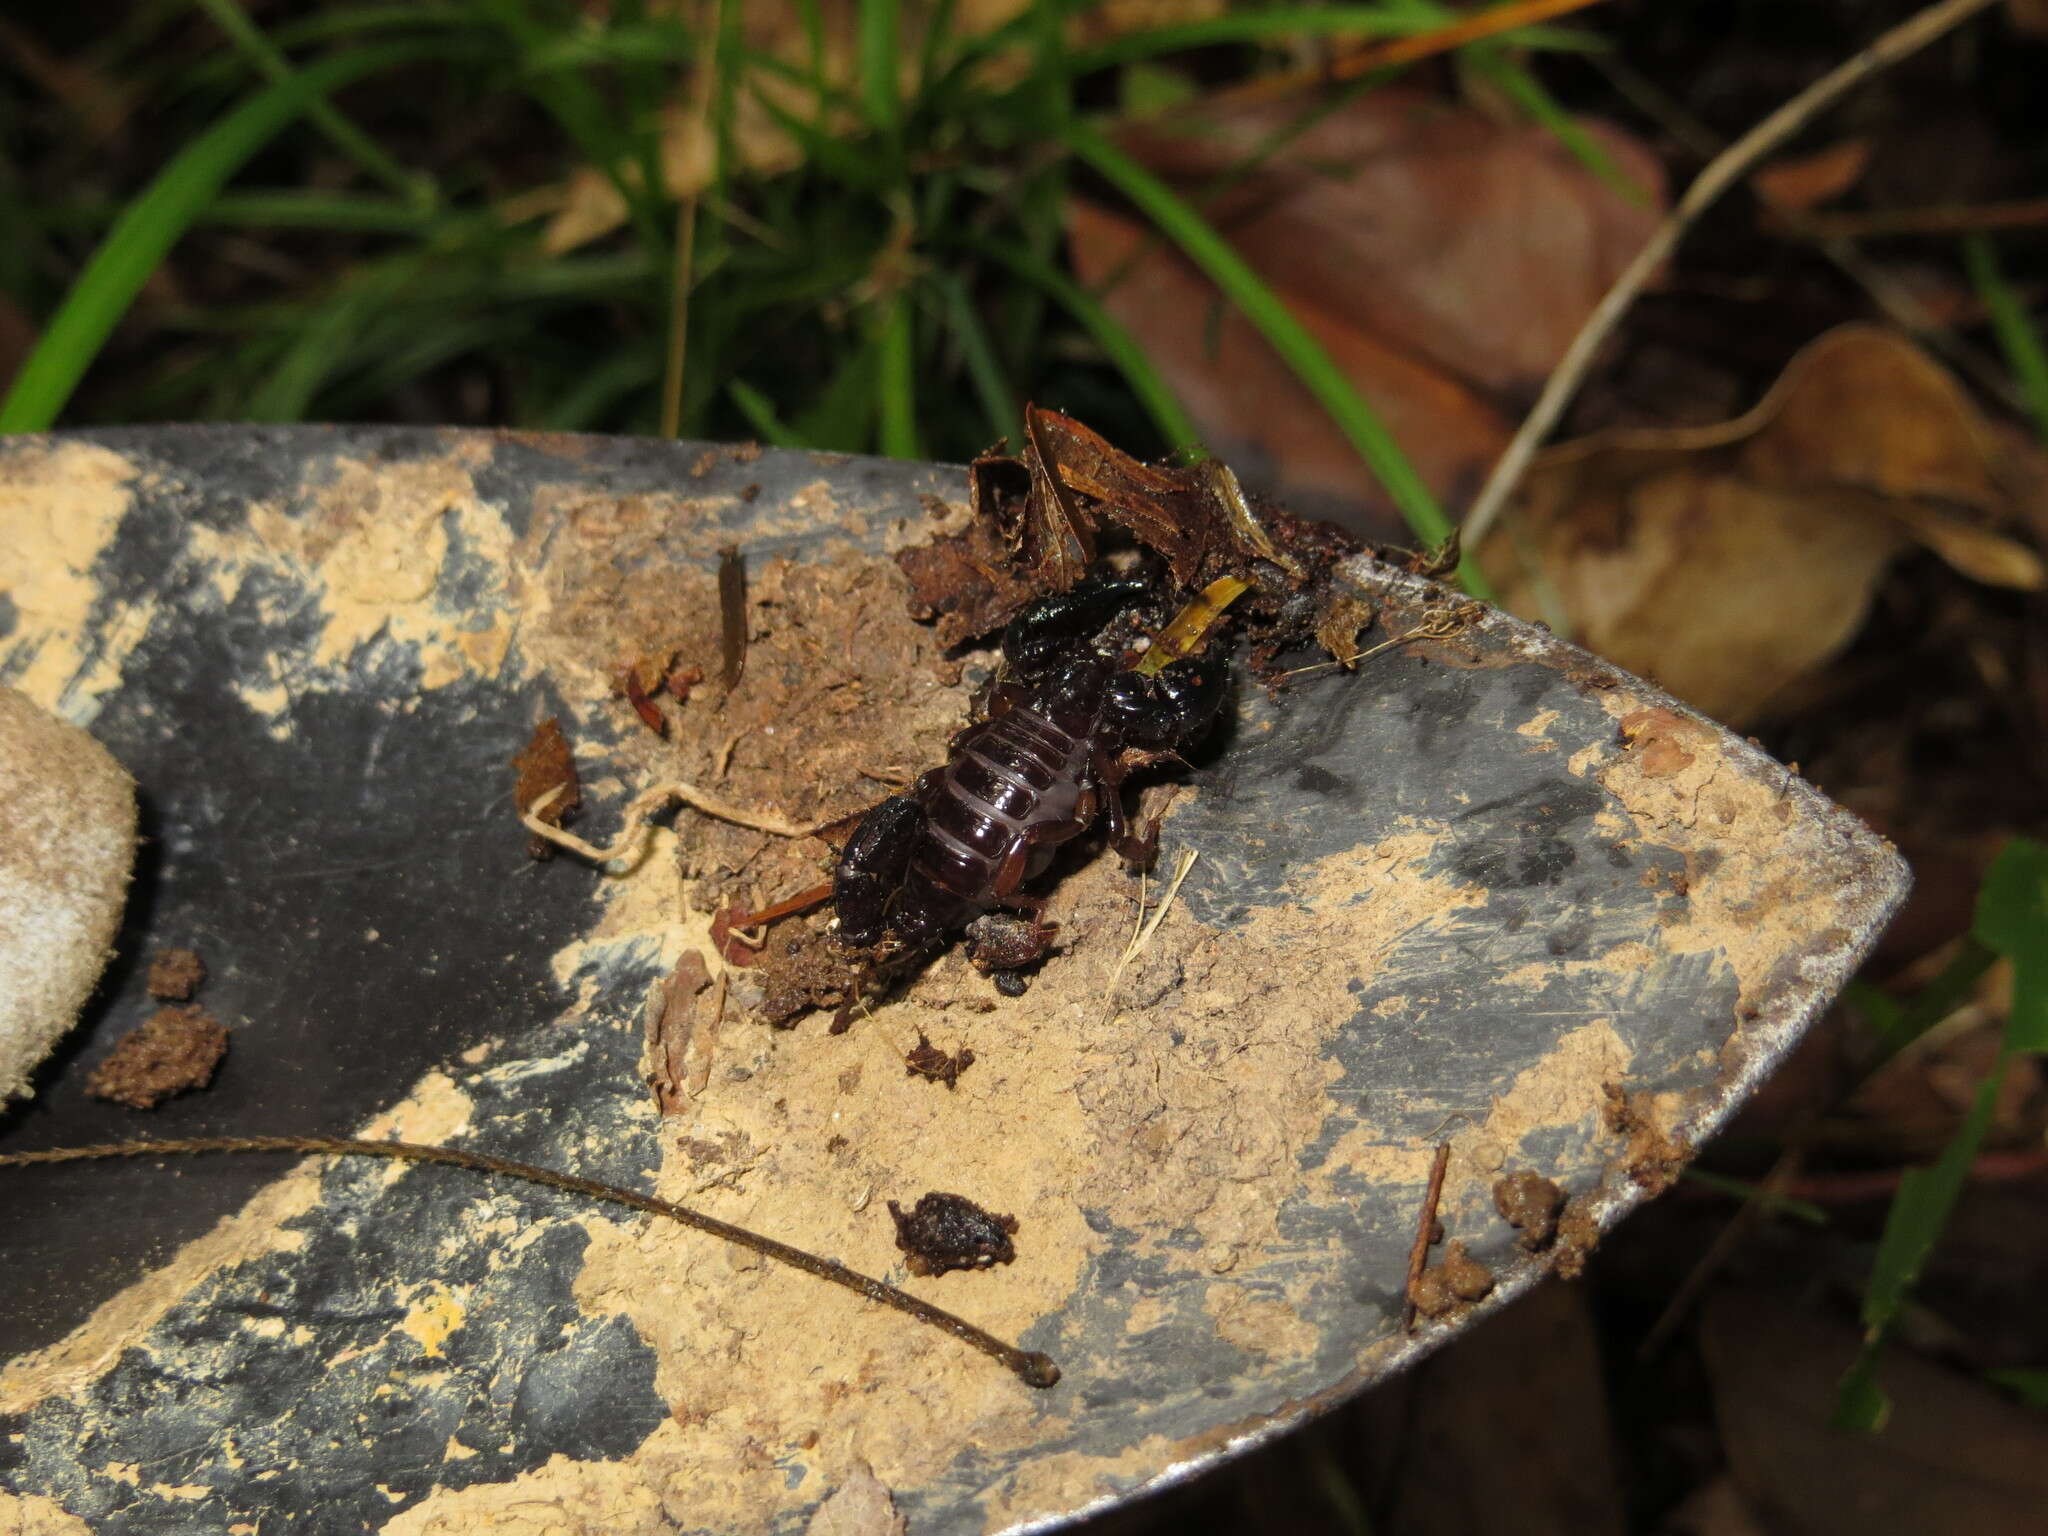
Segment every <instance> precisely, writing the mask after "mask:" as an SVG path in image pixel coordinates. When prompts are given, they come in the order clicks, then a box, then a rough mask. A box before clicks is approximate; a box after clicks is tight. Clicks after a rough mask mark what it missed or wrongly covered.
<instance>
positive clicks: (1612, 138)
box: [1067, 90, 1662, 528]
mask: <svg viewBox="0 0 2048 1536" xmlns="http://www.w3.org/2000/svg"><path fill="white" fill-rule="evenodd" d="M1299 111H1300V108H1299V106H1298V104H1294V103H1288V102H1260V103H1232V104H1230V105H1229V106H1227V107H1214V106H1211V107H1206V108H1202V109H1198V110H1196V111H1193V112H1190V113H1186V114H1178V115H1176V116H1175V117H1173V118H1170V119H1166V120H1162V121H1160V122H1155V123H1150V124H1147V125H1145V126H1143V127H1142V128H1138V129H1133V130H1130V131H1128V132H1126V133H1125V134H1124V135H1123V137H1122V140H1121V142H1122V145H1123V147H1124V148H1125V149H1126V150H1127V151H1129V152H1130V153H1131V154H1132V155H1133V156H1135V157H1136V158H1137V159H1138V160H1140V161H1141V162H1143V163H1144V164H1146V165H1147V166H1148V167H1150V168H1151V169H1152V170H1153V171H1155V172H1157V173H1158V174H1159V175H1161V176H1162V177H1164V178H1165V179H1166V180H1167V181H1168V182H1169V183H1170V184H1172V185H1174V186H1175V187H1177V188H1178V189H1180V190H1181V191H1183V192H1185V193H1188V194H1189V195H1199V194H1200V193H1201V192H1202V191H1203V190H1204V189H1206V188H1207V187H1208V185H1209V184H1210V183H1212V182H1213V181H1214V180H1215V179H1216V178H1218V177H1219V176H1221V175H1223V174H1224V173H1225V172H1229V171H1234V170H1235V169H1236V168H1237V167H1238V166H1239V164H1240V162H1241V161H1243V160H1244V159H1245V158H1246V157H1247V156H1250V155H1252V154H1253V153H1254V152H1257V151H1260V150H1261V149H1262V147H1263V146H1264V145H1265V144H1266V142H1267V141H1268V139H1269V138H1270V137H1272V136H1274V135H1276V134H1280V133H1282V132H1283V131H1284V130H1286V129H1287V127H1288V125H1289V124H1290V123H1291V122H1292V120H1293V118H1294V116H1295V115H1297V114H1298V113H1299ZM1588 129H1589V131H1590V132H1591V133H1593V134H1594V135H1595V137H1597V138H1598V139H1599V140H1600V142H1601V144H1602V146H1603V147H1604V148H1605V149H1606V150H1607V152H1608V153H1609V154H1610V155H1611V156H1612V157H1613V158H1614V159H1615V161H1616V162H1617V163H1618V164H1619V165H1620V167H1621V169H1622V171H1623V173H1624V174H1625V175H1626V176H1627V177H1628V178H1629V179H1630V180H1632V181H1634V182H1635V183H1637V184H1638V185H1640V186H1642V187H1644V188H1646V189H1648V190H1650V191H1651V193H1652V197H1651V199H1650V200H1649V202H1647V203H1645V204H1644V205H1643V206H1635V205H1632V204H1631V203H1630V202H1629V201H1628V200H1627V199H1626V198H1625V197H1623V196H1622V195H1621V194H1620V193H1618V192H1616V191H1615V190H1613V189H1612V188H1610V187H1609V186H1607V185H1605V184H1604V183H1602V182H1601V181H1600V180H1599V179H1598V178H1596V177H1594V176H1593V175H1592V174H1591V173H1590V172H1589V171H1587V170H1586V169H1585V168H1584V167H1583V166H1581V165H1580V164H1579V163H1578V162H1577V161H1575V160H1573V159H1572V157H1571V156H1570V154H1569V153H1567V152H1566V151H1565V150H1564V149H1562V148H1561V147H1560V146H1559V145H1558V143H1557V141H1556V140H1555V139H1554V138H1552V137H1551V136H1550V135H1549V134H1548V133H1547V132H1545V131H1543V130H1541V129H1539V128H1535V127H1529V126H1521V125H1514V124H1502V123H1499V122H1497V121H1495V120H1494V119H1492V118H1490V117H1487V116H1485V115H1483V114H1481V113H1479V112H1476V111H1472V110H1468V109H1465V108H1460V107H1455V106H1448V105H1446V104H1445V103H1443V102H1442V101H1441V100H1438V99H1437V98H1435V97H1432V96H1429V95H1427V94H1424V93H1422V92H1418V91H1396V90H1388V91H1380V92H1375V93H1374V94H1372V95H1369V96H1365V97H1362V98H1360V99H1359V100H1358V101H1356V102H1354V103H1352V104H1351V105H1350V106H1348V107H1346V108H1344V109H1343V110H1342V111H1340V112H1336V113H1333V114H1331V115H1330V116H1329V117H1327V118H1325V119H1323V120H1322V121H1320V122H1318V123H1315V124H1313V125H1312V126H1310V127H1308V128H1307V129H1305V130H1303V131H1302V132H1301V133H1299V134H1298V135H1297V136H1295V137H1293V138H1292V139H1290V140H1289V141H1288V142H1287V144H1286V146H1285V147H1284V148H1282V149H1281V150H1279V151H1278V152H1277V153H1274V154H1272V155H1271V156H1270V157H1269V158H1267V159H1266V160H1265V161H1264V162H1263V163H1262V164H1261V165H1260V166H1259V168H1258V169H1257V170H1256V171H1254V172H1252V173H1251V174H1249V175H1247V176H1245V177H1243V178H1242V179H1241V180H1239V181H1237V182H1236V183H1235V184H1234V185H1233V186H1232V187H1231V189H1230V190H1229V191H1228V192H1226V193H1224V194H1223V195H1221V196H1220V197H1217V198H1215V199H1213V200H1209V201H1205V202H1204V203H1203V205H1202V206H1203V210H1204V212H1205V213H1206V214H1207V216H1208V217H1209V218H1210V219H1211V220H1212V221H1213V222H1214V223H1215V224H1216V226H1217V227H1218V228H1219V229H1220V230H1221V231H1222V232H1223V233H1224V235H1225V236H1226V237H1228V238H1229V240H1230V241H1231V243H1232V244H1233V245H1234V246H1236V248H1237V249H1238V251H1239V252H1240V253H1241V254H1242V255H1243V256H1244V257H1245V259H1246V260H1247V261H1249V262H1250V263H1251V264H1252V266H1253V267H1255V268H1256V269H1257V270H1258V272H1259V274H1260V275H1261V276H1262V277H1263V278H1264V279H1265V280H1266V282H1267V283H1268V284H1270V285H1271V286H1272V287H1273V289H1274V290H1275V291H1276V292H1278V293H1279V294H1280V296H1281V297H1282V298H1283V299H1285V300H1286V301H1287V303H1288V306H1289V307H1290V308H1291V309H1292V310H1293V311H1294V314H1295V316H1296V318H1297V319H1299V320H1300V321H1301V322H1302V324H1303V325H1305V326H1306V327H1307V328H1308V329H1309V331H1310V332H1311V333H1312V334H1314V335H1315V337H1316V339H1317V340H1318V341H1320V342H1321V343H1322V345H1323V346H1324V348H1325V349H1326V350H1327V351H1328V352H1329V353H1330V355H1331V357H1332V359H1333V360H1334V361H1335V362H1336V364H1337V366H1338V367H1339V368H1341V369H1342V370H1343V371H1344V373H1345V374H1346V376H1347V377H1349V378H1350V380H1351V381H1352V383H1353V384H1355V385H1356V386H1357V387H1358V389H1359V390H1360V391H1361V392H1362V393H1363V394H1364V395H1365V397H1366V398H1367V399H1368V400H1369V401H1370V402H1371V403H1372V405H1373V408H1374V409H1375V410H1377V411H1379V412H1380V413H1381V415H1382V416H1383V417H1384V418H1385V420H1386V421H1387V423H1388V426H1389V428H1390V430H1391V431H1392V432H1393V434H1394V436H1395V437H1396V438H1397V439H1398V440H1399V441H1400V443H1401V446H1402V447H1403V449H1404V450H1406V452H1407V453H1408V454H1409V456H1410V457H1411V458H1412V459H1413V460H1414V461H1415V464H1416V468H1417V470H1418V471H1419V472H1420V473H1421V475H1422V476H1423V478H1424V479H1425V480H1427V481H1428V482H1429V484H1430V487H1431V489H1433V490H1434V491H1436V492H1437V493H1438V494H1439V495H1441V496H1443V497H1445V498H1446V499H1449V500H1452V501H1459V500H1463V499H1466V498H1467V497H1469V496H1470V494H1471V493H1472V492H1473V491H1474V490H1476V488H1477V486H1478V484H1479V481H1480V479H1481V478H1482V477H1483V476H1484V474H1485V472H1486V469H1487V467H1488V466H1489V465H1490V464H1491V462H1492V460H1493V458H1494V457H1495V455H1496V454H1497V453H1498V452H1499V450H1500V448H1501V447H1502V446H1503V445H1504V444H1505V443H1506V441H1507V438H1508V435H1509V432H1510V430H1511V427H1512V421H1511V420H1510V419H1509V418H1510V416H1511V415H1512V412H1511V411H1504V410H1503V409H1502V407H1501V405H1500V403H1499V401H1500V400H1501V399H1502V398H1506V399H1509V400H1512V399H1514V398H1515V397H1518V396H1521V395H1524V394H1527V393H1530V392H1532V391H1533V390H1534V389H1535V388H1537V387H1538V386H1539V385H1540V384H1541V382H1542V380H1543V378H1544V377H1545V376H1546V375H1547V374H1548V373H1549V371H1550V369H1551V368H1552V367H1553V366H1554V365H1555V364H1556V362H1557V359H1558V358H1559V357H1560V356H1562V355H1563V352H1564V349H1565V347H1566V346H1567V345H1568V344H1569V343H1570V341H1571V338H1572V336H1573V334H1574V333H1575V332H1576V331H1577V329H1578V327H1579V324H1580V322H1581V321H1582V320H1583V319H1584V318H1585V316H1586V315H1587V313H1588V312H1589V311H1590V310H1591V309H1592V306H1593V305H1594V303H1595V302H1597V301H1598V299H1599V297H1600V295H1601V294H1602V293H1603V292H1605V291H1606V289H1607V287H1608V285H1609V284H1610V283H1611V282H1612V281H1613V280H1614V278H1615V276H1616V275H1617V274H1619V272H1620V271H1621V269H1622V267H1623V266H1624V265H1626V264H1627V262H1628V260H1629V258H1630V257H1632V256H1633V255H1634V254H1635V252H1636V251H1637V250H1638V249H1639V248H1640V247H1641V245H1642V242H1643V241H1644V240H1645V239H1646V238H1647V237H1648V235H1649V232H1650V230H1651V229H1652V228H1653V227H1654V226H1655V224H1656V220H1657V210H1656V208H1655V207H1654V206H1652V204H1654V202H1655V194H1656V193H1657V192H1658V191H1659V189H1661V185H1662V178H1661V174H1660V172H1659V170H1658V167H1657V165H1656V162H1655V160H1654V159H1653V158H1652V157H1651V156H1650V155H1649V154H1648V152H1647V151H1645V150H1643V149H1642V148H1640V147H1639V146H1638V145H1636V144H1634V143H1633V142H1632V141H1630V140H1628V139H1627V138H1625V137H1624V136H1622V135H1621V134H1619V133H1616V132H1613V131H1611V130H1608V129H1606V128H1603V127H1600V126H1598V125H1588ZM1067 231H1068V236H1069V241H1070V244H1071V246H1072V250H1073V258H1074V265H1075V267H1076V269H1077V270H1078V271H1079V273H1080V275H1081V277H1082V279H1083V281H1084V282H1087V283H1088V284H1090V285H1091V286H1097V285H1102V284H1105V283H1107V284H1108V287H1107V288H1106V291H1104V293H1103V295H1102V297H1103V302H1104V303H1105V304H1106V305H1107V306H1108V308H1109V310H1110V312H1111V313H1112V314H1113V315H1115V316H1116V317H1117V318H1118V319H1119V320H1121V321H1122V322H1123V323H1124V324H1125V325H1126V326H1128V327H1129V328H1130V329H1131V330H1132V331H1133V332H1134V333H1135V334H1136V335H1137V337H1138V339H1139V340H1140V341H1141V342H1142V343H1143V344H1144V347H1145V350H1146V352H1147V353H1148V354H1149V355H1150V356H1151V357H1152V358H1153V360H1154V361H1155V362H1156V363H1157V364H1158V365H1159V367H1160V368H1161V369H1162V370H1163V371H1164V372H1165V374H1166V376H1167V379H1168V381H1169V382H1170V383H1171V384H1172V385H1173V387H1174V389H1175V391H1176V393H1178V394H1179V395H1180V397H1181V399H1182V400H1183V402H1184V403H1185V404H1186V405H1187V407H1188V409H1189V411H1190V412H1191V413H1192V414H1193V415H1194V417H1195V420H1196V422H1197V423H1198V424H1199V425H1200V427H1201V428H1202V431H1203V434H1204V436H1205V438H1206V439H1207V441H1208V444H1209V446H1210V448H1211V449H1212V450H1214V451H1215V452H1216V453H1217V454H1219V455H1220V456H1221V457H1222V458H1224V459H1225V460H1226V461H1228V462H1229V463H1231V464H1232V465H1233V466H1234V467H1236V468H1237V470H1238V471H1239V473H1240V474H1242V475H1244V476H1245V478H1246V481H1247V483H1249V484H1253V485H1256V486H1257V487H1258V488H1259V489H1261V490H1264V491H1267V492H1270V493H1272V494H1274V495H1276V496H1279V497H1280V498H1281V499H1283V500H1285V501H1287V502H1288V503H1289V504H1290V505H1293V506H1295V507H1296V508H1298V509H1299V510H1303V511H1309V512H1314V513H1317V514H1320V515H1328V514H1330V513H1332V512H1335V511H1336V510H1338V509H1339V508H1349V509H1354V510H1355V509H1356V508H1359V507H1361V506H1363V507H1365V508H1368V509H1370V510H1371V511H1373V512H1375V513H1377V514H1380V515H1381V516H1383V517H1384V518H1385V519H1386V520H1387V521H1386V526H1388V527H1389V528H1391V527H1393V526H1395V524H1394V523H1393V521H1392V504H1391V503H1390V502H1389V501H1388V499H1387V498H1386V496H1385V494H1384V492H1383V491H1382V490H1381V489H1380V488H1379V486H1378V485H1377V484H1375V483H1374V482H1373V481H1372V479H1371V477H1370V475H1369V474H1368V473H1367V471H1366V470H1365V468H1364V466H1363V465H1362V464H1361V463H1360V462H1359V459H1358V455H1357V453H1356V451H1355V450H1354V449H1352V448H1351V446H1350V445H1349V443H1348V442H1347V441H1346V440H1345V439H1344V437H1343V435H1342V434H1341V433H1340V432H1339V431H1338V430H1337V428H1336V427H1335V426H1333V425H1332V424H1331V423H1330V421H1329V420H1328V418H1327V417H1326V416H1325V415H1324V413H1323V411H1322V409H1321V408H1320V407H1319V406H1318V405H1317V404H1316V403H1315V401H1314V399H1313V397H1311V396H1310V395H1309V393H1308V391H1307V390H1306V389H1305V388H1304V387H1303V386H1302V385H1301V384H1299V383H1298V382H1296V380H1295V378H1294V376H1293V374H1292V373H1291V372H1290V371H1289V370H1288V368H1287V367H1286V365H1285V364H1284V363H1282V362H1281V361H1280V359H1279V358H1278V357H1277V356H1276V355H1275V354H1274V353H1273V352H1272V350H1271V349H1270V348H1269V347H1268V346H1267V345H1266V343H1265V341H1264V339H1263V338H1262V337H1261V336H1260V335H1259V334H1258V332H1257V331H1255V330H1254V329H1253V328H1252V327H1251V325H1250V324H1249V322H1247V321H1245V320H1244V319H1242V318H1241V317H1240V316H1239V315H1238V314H1237V312H1236V310H1235V309H1233V308H1231V307H1230V306H1229V305H1228V304H1226V303H1225V302H1224V301H1223V299H1222V298H1221V297H1220V296H1219V295H1218V293H1217V292H1216V290H1215V288H1214V287H1213V286H1212V285H1211V284H1210V283H1209V282H1208V280H1207V279H1206V278H1205V277H1203V276H1202V275H1201V274H1200V273H1199V272H1197V271H1196V270H1195V269H1194V268H1193V267H1192V266H1190V265H1189V264H1188V263H1187V262H1186V261H1185V260H1183V259H1182V258H1181V257H1180V256H1179V255H1178V254H1177V253H1176V252H1175V251H1174V250H1173V249H1172V248H1171V247H1169V246H1167V245H1164V244H1163V243H1161V242H1160V241H1158V240H1156V239H1150V238H1148V233H1147V231H1145V230H1144V229H1143V227H1142V226H1140V225H1137V224H1135V223H1133V222H1131V221H1130V220H1128V219H1126V218H1124V217H1122V216H1120V215H1118V214H1115V213H1112V212H1109V211H1107V210H1105V209H1102V208H1100V207H1097V206H1095V205H1093V204H1089V203H1078V202H1077V203H1074V204H1072V205H1070V207H1069V209H1068V213H1067Z"/></svg>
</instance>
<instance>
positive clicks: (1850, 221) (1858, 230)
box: [1780, 197, 2048, 240]
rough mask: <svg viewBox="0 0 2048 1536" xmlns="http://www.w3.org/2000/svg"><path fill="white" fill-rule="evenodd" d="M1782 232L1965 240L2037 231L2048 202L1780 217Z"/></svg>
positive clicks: (1833, 236) (2045, 217) (1853, 237)
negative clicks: (2001, 231)
mask: <svg viewBox="0 0 2048 1536" xmlns="http://www.w3.org/2000/svg"><path fill="white" fill-rule="evenodd" d="M1780 217H1782V218H1783V219H1784V220H1785V224H1786V226H1787V227H1788V228H1790V229H1792V230H1794V231H1796V232H1797V233H1799V234H1802V235H1812V236H1814V237H1815V238H1817V239H1843V240H1867V239H1869V238H1870V237H1871V236H1873V235H1967V234H1972V233H1976V232H1979V231H1982V230H1987V229H2039V228H2040V227H2041V226H2042V225H2044V224H2048V197H2029V198H2022V199H2017V200H2015V201H2012V202H2003V203H1963V204H1951V205H1946V206H1940V207H1933V208H1873V209H1871V210H1869V211H1868V212H1864V213H1801V214H1785V215H1780Z"/></svg>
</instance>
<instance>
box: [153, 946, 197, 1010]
mask: <svg viewBox="0 0 2048 1536" xmlns="http://www.w3.org/2000/svg"><path fill="white" fill-rule="evenodd" d="M205 983H206V962H205V961H204V960H202V959H200V958H199V954H198V951H196V950H190V949H160V950H158V951H157V952H156V957H155V958H154V959H153V960H151V961H150V962H149V981H148V983H147V986H148V988H149V995H150V996H151V997H154V998H157V999H159V1000H160V1001H162V1002H166V1003H189V1002H190V1001H192V998H193V995H194V994H195V993H197V992H198V991H199V989H200V987H202V986H204V985H205Z"/></svg>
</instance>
